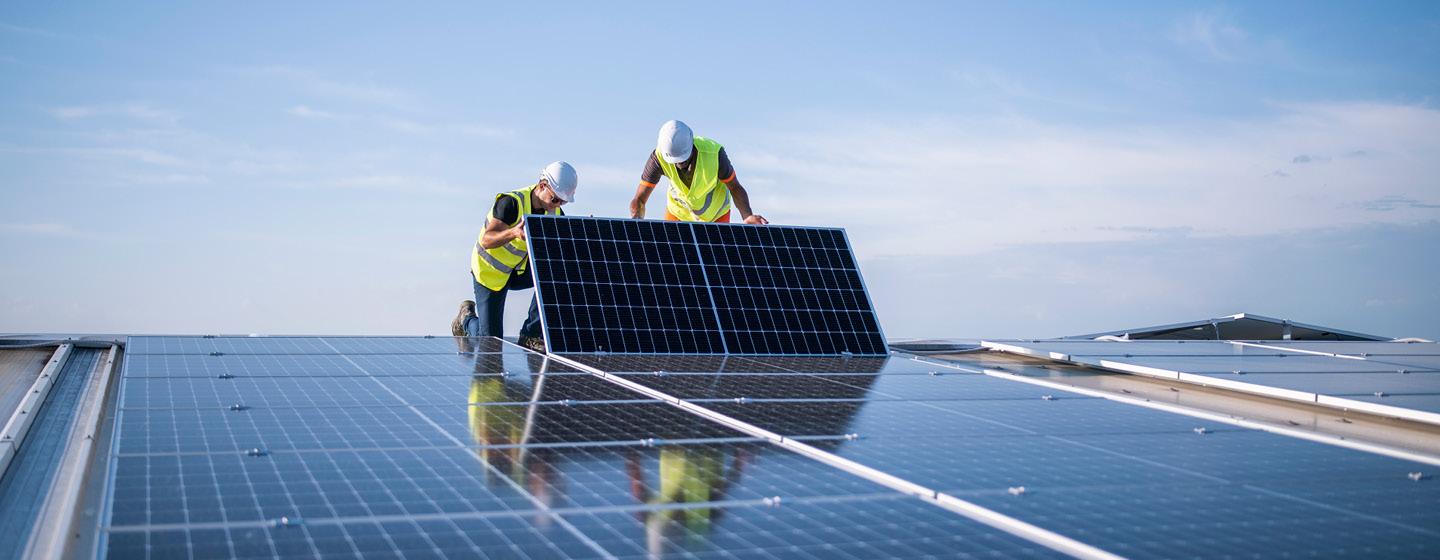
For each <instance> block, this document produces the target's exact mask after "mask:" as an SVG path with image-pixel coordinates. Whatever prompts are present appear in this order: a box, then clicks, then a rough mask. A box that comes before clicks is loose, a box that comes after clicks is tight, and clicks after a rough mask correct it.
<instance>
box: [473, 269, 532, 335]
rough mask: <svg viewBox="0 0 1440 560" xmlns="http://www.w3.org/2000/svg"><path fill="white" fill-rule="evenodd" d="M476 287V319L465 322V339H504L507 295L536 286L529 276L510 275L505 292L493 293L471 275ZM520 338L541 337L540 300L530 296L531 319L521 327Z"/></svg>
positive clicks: (526, 319) (527, 319) (501, 290)
mask: <svg viewBox="0 0 1440 560" xmlns="http://www.w3.org/2000/svg"><path fill="white" fill-rule="evenodd" d="M470 281H471V282H472V283H474V284H475V316H474V317H471V318H469V319H466V320H465V336H496V337H498V336H501V333H502V332H504V327H505V321H504V320H505V293H506V292H509V291H510V290H525V289H529V288H532V287H534V286H535V281H534V279H532V278H531V277H530V274H528V273H526V274H511V275H510V280H509V281H508V282H507V283H506V284H505V287H504V288H501V289H500V290H499V291H495V292H492V291H490V288H486V287H485V286H484V285H482V284H481V283H480V282H479V281H477V280H475V275H474V274H471V275H470ZM520 336H540V298H538V297H534V296H531V298H530V315H529V316H528V317H526V318H525V324H524V325H521V326H520Z"/></svg>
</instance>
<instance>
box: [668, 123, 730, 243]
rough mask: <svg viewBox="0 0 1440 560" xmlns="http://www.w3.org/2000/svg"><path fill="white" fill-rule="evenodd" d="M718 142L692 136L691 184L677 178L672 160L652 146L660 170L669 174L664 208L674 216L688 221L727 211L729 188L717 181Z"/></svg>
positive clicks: (705, 220) (676, 171)
mask: <svg viewBox="0 0 1440 560" xmlns="http://www.w3.org/2000/svg"><path fill="white" fill-rule="evenodd" d="M720 147H721V146H720V143H719V142H716V141H714V140H711V139H709V138H705V137H703V136H696V137H695V151H696V152H698V154H697V155H696V156H695V176H694V177H691V178H690V184H688V185H687V184H685V182H684V181H681V180H680V171H679V170H677V169H675V164H673V163H668V162H666V161H665V158H664V157H661V154H660V150H658V149H657V150H655V160H656V161H658V162H660V171H661V172H663V173H665V176H666V177H669V178H670V192H669V201H668V202H667V203H666V206H665V208H666V209H667V210H669V211H670V213H671V214H673V215H674V216H675V217H676V218H680V219H681V220H685V221H687V222H713V221H715V219H716V218H719V217H720V216H723V215H725V213H726V212H729V211H730V189H728V188H726V187H725V185H724V184H723V183H721V182H720V176H719V174H720Z"/></svg>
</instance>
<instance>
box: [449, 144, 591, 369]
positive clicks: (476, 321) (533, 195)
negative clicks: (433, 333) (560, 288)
mask: <svg viewBox="0 0 1440 560" xmlns="http://www.w3.org/2000/svg"><path fill="white" fill-rule="evenodd" d="M577 182H578V178H577V177H576V175H575V168H574V167H571V166H570V164H568V163H565V162H563V161H557V162H555V163H552V164H550V165H547V166H545V169H544V170H542V171H541V172H540V182H538V183H536V184H534V185H530V186H528V187H525V188H523V189H520V190H516V191H511V192H503V193H500V194H497V195H495V204H494V206H492V207H491V208H490V214H489V215H488V216H486V218H485V229H484V230H481V232H480V238H479V239H477V240H476V241H475V248H474V250H472V251H471V252H470V276H471V280H472V281H473V283H474V284H475V300H474V301H470V300H465V301H463V302H461V303H460V313H459V314H458V315H456V316H455V320H454V321H452V322H451V323H450V334H453V335H455V336H495V337H498V336H500V335H501V331H502V328H503V325H504V322H503V319H504V317H505V293H506V292H508V291H510V290H524V289H527V288H531V287H534V286H535V279H534V277H533V276H531V274H530V271H529V270H528V268H529V267H528V266H527V265H528V264H529V263H530V249H529V246H527V245H526V244H525V216H526V215H527V214H553V215H561V216H563V215H565V212H563V211H561V210H560V207H561V206H563V205H565V204H566V203H568V202H571V201H574V200H575V185H576V183H577ZM519 342H520V345H521V346H524V347H526V348H529V349H531V350H535V351H537V352H544V351H545V341H544V339H542V338H541V337H540V303H539V300H538V299H537V298H533V297H532V299H531V300H530V315H529V317H527V318H526V319H525V324H524V325H523V326H521V327H520V340H519Z"/></svg>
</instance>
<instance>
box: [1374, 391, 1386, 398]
mask: <svg viewBox="0 0 1440 560" xmlns="http://www.w3.org/2000/svg"><path fill="white" fill-rule="evenodd" d="M1375 396H1377V397H1383V396H1386V395H1385V391H1375Z"/></svg>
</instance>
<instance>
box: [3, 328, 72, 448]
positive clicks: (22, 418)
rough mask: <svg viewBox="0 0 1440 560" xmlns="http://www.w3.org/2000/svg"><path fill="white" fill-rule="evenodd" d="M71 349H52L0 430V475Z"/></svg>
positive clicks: (47, 393) (23, 438)
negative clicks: (52, 352) (53, 350)
mask: <svg viewBox="0 0 1440 560" xmlns="http://www.w3.org/2000/svg"><path fill="white" fill-rule="evenodd" d="M73 349H74V345H71V344H61V345H60V346H59V347H58V348H56V349H55V354H54V355H52V356H50V361H49V362H47V363H46V364H45V368H44V369H42V370H40V376H39V377H36V378H35V383H33V384H31V385H30V390H29V392H27V393H25V398H24V399H21V400H20V406H18V407H16V408H15V412H14V414H11V415H10V418H9V420H7V421H6V422H5V428H4V430H0V474H4V473H5V471H6V470H8V469H9V468H10V460H11V459H13V458H14V457H15V453H16V452H18V451H19V449H20V445H21V444H23V443H24V441H25V434H27V433H29V432H30V424H31V423H32V422H34V421H35V416H37V415H38V413H39V412H40V407H41V406H42V405H44V404H45V397H46V396H48V395H49V394H50V387H52V386H54V385H55V376H57V375H59V374H60V368H61V367H64V365H65V360H66V359H67V358H69V357H70V351H71V350H73Z"/></svg>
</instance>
